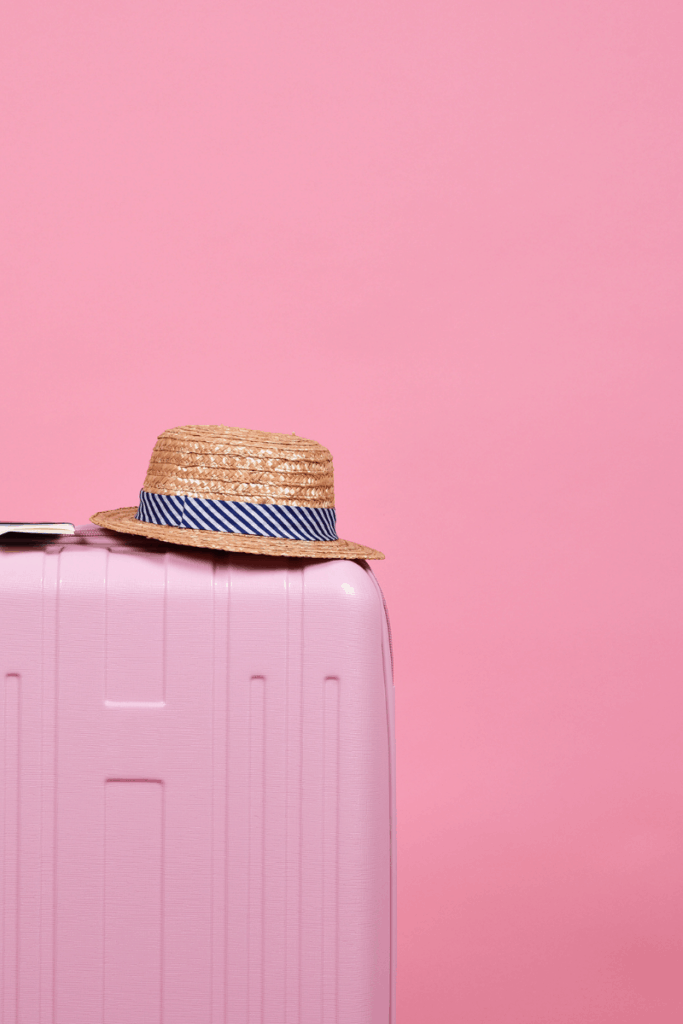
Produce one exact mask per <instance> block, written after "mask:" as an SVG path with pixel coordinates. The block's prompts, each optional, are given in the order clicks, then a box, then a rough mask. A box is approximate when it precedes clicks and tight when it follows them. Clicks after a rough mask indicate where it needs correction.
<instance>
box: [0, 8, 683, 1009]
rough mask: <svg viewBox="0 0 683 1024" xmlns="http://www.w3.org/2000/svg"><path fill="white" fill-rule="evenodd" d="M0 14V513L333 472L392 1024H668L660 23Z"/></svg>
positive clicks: (669, 519)
mask: <svg viewBox="0 0 683 1024" xmlns="http://www.w3.org/2000/svg"><path fill="white" fill-rule="evenodd" d="M0 22H1V23H0V55H1V57H0V108H1V127H2V143H1V146H2V159H1V161H0V267H1V271H2V278H1V279H2V284H1V288H2V298H1V302H0V317H1V321H0V322H1V337H2V363H1V366H0V373H1V376H0V437H1V438H2V446H1V449H0V460H1V467H2V473H1V488H2V492H1V502H2V508H1V511H0V517H1V518H4V519H21V518H28V519H39V518H43V517H46V518H56V519H60V518H62V517H64V518H66V519H69V520H73V521H76V522H81V521H85V520H86V519H87V518H88V516H89V515H90V514H92V513H93V512H95V511H97V510H100V509H105V508H112V507H117V506H119V505H126V504H133V503H135V501H136V496H137V491H138V489H139V487H140V485H141V482H142V479H143V477H144V473H145V469H146V464H147V459H148V456H149V452H150V450H151V448H152V445H153V443H154V439H155V437H156V435H157V434H158V433H159V432H160V431H161V430H163V429H165V428H167V427H169V426H173V425H178V424H183V423H197V422H198V423H212V422H215V423H227V424H231V425H236V426H250V427H257V428H261V429H267V430H277V431H295V432H297V433H300V434H303V435H305V436H309V437H314V438H316V439H317V440H320V441H322V442H323V443H325V444H326V445H327V446H328V447H330V448H331V450H332V451H333V453H334V456H335V464H336V475H337V491H338V515H339V524H340V529H341V535H342V536H345V537H348V538H350V539H353V540H358V541H361V542H364V543H368V544H372V545H376V546H378V547H381V548H383V549H384V550H385V551H386V554H387V560H386V562H385V563H382V564H381V565H380V566H379V567H378V575H379V577H380V581H381V583H382V585H383V587H384V588H385V591H386V594H387V598H388V601H389V604H390V608H391V611H392V618H393V625H394V630H395V636H396V653H397V679H396V683H397V693H398V711H399V785H400V802H399V811H400V926H399V929H400V976H399V1006H398V1014H399V1024H413V1022H422V1021H430V1024H432V1022H433V1024H437V1022H444V1024H446V1022H451V1021H458V1022H462V1024H485V1022H486V1024H594V1022H600V1024H636V1022H638V1024H641V1022H642V1024H645V1022H647V1024H652V1022H655V1021H656V1022H657V1024H669V1022H671V1024H674V1022H675V1024H679V1022H680V1020H681V1019H682V1017H683V983H682V978H683V973H682V972H681V967H680V965H681V953H682V952H683V950H682V949H681V931H682V929H681V918H682V916H683V915H682V910H683V907H682V902H683V886H682V885H681V863H682V859H683V858H682V854H683V849H682V847H683V817H682V813H681V806H682V800H681V794H682V791H683V771H682V768H681V747H682V744H681V722H682V716H681V712H682V711H683V706H682V705H683V701H682V699H681V681H682V669H683V655H682V652H681V625H680V623H681V610H682V609H681V603H682V602H681V597H682V593H681V591H682V587H681V568H682V565H681V563H682V555H683V550H682V545H681V514H682V512H683V501H682V499H683V488H682V485H681V457H680V451H681V445H680V442H681V370H682V365H681V364H682V362H683V351H682V347H681V326H682V319H683V318H682V316H681V312H682V309H681V307H682V301H681V251H682V250H681V229H682V228H683V217H682V212H683V209H682V207H683V192H682V190H681V181H682V180H683V167H682V166H681V164H682V161H681V156H682V151H683V144H682V133H681V121H680V111H681V99H682V96H681V93H682V86H683V71H682V65H681V52H682V47H683V8H682V7H681V5H680V3H678V2H674V0H647V2H646V0H591V2H587V0H570V2H567V3H559V4H553V3H548V2H545V0H512V2H506V0H458V2H446V0H438V2H435V0H397V2H394V3H387V2H384V0H381V2H380V0H326V2H323V3H319V2H313V0H289V2H287V3H278V2H275V0H229V2H226V0H221V2H218V0H186V2H178V0H174V2H170V3H169V2H161V0H116V2H113V0H111V2H103V3H92V2H86V0H60V2H58V3H55V2H54V0H49V2H48V0H35V2H31V3H11V2H6V3H5V4H3V5H2V10H1V12H0ZM197 1024H200V1022H197Z"/></svg>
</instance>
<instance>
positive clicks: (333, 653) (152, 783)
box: [0, 527, 395, 1024]
mask: <svg viewBox="0 0 683 1024" xmlns="http://www.w3.org/2000/svg"><path fill="white" fill-rule="evenodd" d="M0 680H2V683H3V689H2V694H1V700H2V703H1V708H2V721H1V723H0V729H1V731H2V753H1V754H0V769H1V772H2V775H1V779H0V801H1V807H0V823H1V824H2V831H1V839H2V846H1V850H0V853H1V856H2V873H1V875H0V880H1V884H2V892H1V895H2V913H1V917H0V942H1V958H0V973H1V979H0V980H1V989H0V1021H1V1022H2V1024H99V1022H102V1024H256V1022H258V1024H388V1022H390V1021H393V1019H394V1018H393V986H394V945H395V943H394V928H395V923H394V922H395V914H394V863H395V858H394V852H393V830H394V810H393V806H394V804H393V800H394V797H393V779H394V774H393V710H392V708H393V687H392V682H391V654H390V648H389V632H388V624H387V620H386V615H385V612H384V606H383V602H382V597H381V593H380V590H379V587H378V585H377V583H376V581H375V578H374V576H373V575H372V573H371V572H370V570H369V569H368V568H367V566H366V565H364V564H360V563H357V562H349V561H331V562H313V561H308V562H307V561H304V560H297V559H284V558H260V557H255V556H247V555H239V556H236V555H227V554H223V553H219V554H216V553H213V552H209V551H197V550H194V551H190V550H189V549H184V548H180V547H175V546H172V545H168V546H166V545H162V544H155V543H153V542H146V541H138V540H137V539H136V538H134V537H132V536H126V535H122V534H116V535H114V534H111V533H107V532H106V531H102V530H99V529H97V528H93V527H88V528H84V529H82V530H79V531H78V532H77V535H76V536H75V537H73V538H59V539H56V540H54V541H50V542H47V541H39V542H36V541H26V540H22V541H19V542H18V541H17V540H16V539H9V540H6V542H5V543H3V544H1V545H0Z"/></svg>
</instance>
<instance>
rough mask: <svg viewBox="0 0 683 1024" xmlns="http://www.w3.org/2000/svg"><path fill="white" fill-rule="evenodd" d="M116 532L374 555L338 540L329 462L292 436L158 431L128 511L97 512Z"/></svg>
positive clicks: (214, 429)
mask: <svg viewBox="0 0 683 1024" xmlns="http://www.w3.org/2000/svg"><path fill="white" fill-rule="evenodd" d="M90 522H91V523H96V524H97V525H98V526H104V527H105V528H106V529H107V530H117V531H118V532H119V533H135V534H139V535H140V536H142V537H152V538H154V539H155V540H162V541H167V542H168V543H170V544H189V545H191V546H192V547H197V548H213V549H218V550H221V551H244V552H247V553H248V554H253V555H294V556H296V557H299V558H301V557H303V558H384V555H383V554H382V553H381V551H375V550H374V549H373V548H366V547H363V546H362V545H361V544H353V543H352V542H351V541H348V540H340V539H339V538H338V537H337V532H336V529H335V511H334V478H333V474H332V456H331V455H330V453H329V452H328V450H327V448H323V446H322V445H321V444H318V443H317V442H316V441H308V440H307V439H306V438H305V437H297V436H296V434H266V433H263V431H260V430H242V429H239V428H237V427H222V426H211V427H174V428H173V429H172V430H165V431H164V433H163V434H160V435H159V438H158V440H157V443H156V445H155V446H154V451H153V452H152V458H151V459H150V463H149V469H148V470H147V477H146V479H145V482H144V485H143V488H142V490H141V491H140V505H139V507H138V508H117V509H114V510H112V511H111V512H98V513H97V515H94V516H92V518H91V520H90Z"/></svg>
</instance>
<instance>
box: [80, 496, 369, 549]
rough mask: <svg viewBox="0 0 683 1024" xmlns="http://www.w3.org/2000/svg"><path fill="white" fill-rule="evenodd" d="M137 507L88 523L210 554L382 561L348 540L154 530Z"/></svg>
mask: <svg viewBox="0 0 683 1024" xmlns="http://www.w3.org/2000/svg"><path fill="white" fill-rule="evenodd" d="M137 511H138V510H137V507H133V508H115V509H112V510H111V511H109V512H98V513H97V514H96V515H94V516H91V517H90V522H91V523H95V524H96V525H97V526H103V527H104V528H105V529H106V530H116V531H117V533H133V534H135V535H136V536H138V537H149V538H150V539H151V540H160V541H164V542H165V543H167V544H182V545H186V546H189V547H193V548H211V549H212V550H213V551H240V552H242V553H244V554H247V555H283V556H289V557H294V558H351V559H360V558H384V555H383V554H382V552H381V551H375V549H374V548H366V547H363V545H362V544H354V543H353V542H352V541H350V540H285V539H284V538H280V537H258V536H255V535H254V534H251V533H249V534H245V533H220V532H218V531H213V530H189V529H186V528H185V527H182V528H181V527H178V526H157V525H156V523H144V522H142V521H141V520H140V519H136V518H135V516H136V515H137Z"/></svg>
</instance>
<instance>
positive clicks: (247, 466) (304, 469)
mask: <svg viewBox="0 0 683 1024" xmlns="http://www.w3.org/2000/svg"><path fill="white" fill-rule="evenodd" d="M143 489H144V490H145V491H147V492H148V493H151V494H167V495H188V496H190V497H193V498H208V499H211V500H218V501H242V502H249V503H251V504H256V505H266V504H268V505H270V504H272V505H294V506H307V507H309V508H333V507H334V476H333V470H332V456H331V454H330V452H329V451H328V450H327V448H325V447H323V445H321V444H318V442H317V441H311V440H309V439H308V438H305V437H298V436H297V435H296V434H271V433H267V432H265V431H261V430H245V429H242V428H240V427H224V426H217V425H214V426H186V427H173V428H172V429H171V430H166V431H164V433H163V434H160V435H159V437H158V439H157V443H156V445H155V446H154V451H153V452H152V457H151V459H150V463H149V469H148V470H147V476H146V478H145V483H144V488H143Z"/></svg>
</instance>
